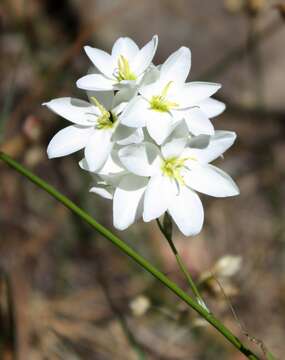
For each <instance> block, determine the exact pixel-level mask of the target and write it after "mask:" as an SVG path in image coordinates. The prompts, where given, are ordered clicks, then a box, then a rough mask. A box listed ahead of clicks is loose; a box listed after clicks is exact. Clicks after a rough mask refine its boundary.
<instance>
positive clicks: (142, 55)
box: [77, 35, 158, 91]
mask: <svg viewBox="0 0 285 360" xmlns="http://www.w3.org/2000/svg"><path fill="white" fill-rule="evenodd" d="M157 43H158V37H157V36H156V35H155V36H154V37H153V38H152V40H151V41H150V42H148V43H147V44H146V45H145V46H144V47H143V48H142V49H139V48H138V46H137V44H136V43H135V42H134V41H133V40H132V39H130V38H128V37H122V38H119V39H118V40H117V41H116V42H115V44H114V46H113V48H112V53H111V55H109V54H108V53H106V52H105V51H103V50H100V49H96V48H92V47H90V46H85V47H84V50H85V52H86V54H87V56H88V57H89V59H90V60H91V61H92V63H93V64H94V66H95V67H96V69H98V70H99V72H100V74H90V75H86V76H83V77H82V78H80V79H79V80H78V81H77V86H78V87H79V88H80V89H85V90H96V91H98V90H102V91H106V90H117V89H120V88H121V86H122V85H123V86H124V85H132V86H133V85H137V84H138V83H139V82H140V81H141V80H142V78H143V75H144V73H145V71H146V70H147V69H148V67H149V66H150V64H151V62H152V59H153V57H154V54H155V52H156V48H157Z"/></svg>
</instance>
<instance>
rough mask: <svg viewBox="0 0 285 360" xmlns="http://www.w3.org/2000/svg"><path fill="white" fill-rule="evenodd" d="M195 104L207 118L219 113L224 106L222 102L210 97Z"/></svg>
mask: <svg viewBox="0 0 285 360" xmlns="http://www.w3.org/2000/svg"><path fill="white" fill-rule="evenodd" d="M197 105H198V106H199V108H200V109H201V110H202V111H203V113H205V114H206V115H207V116H208V117H209V118H212V117H215V116H218V115H220V114H221V113H222V112H223V111H224V110H225V108H226V105H225V104H224V103H223V102H221V101H219V100H216V99H212V98H208V99H206V100H203V101H202V102H200V103H199V104H197Z"/></svg>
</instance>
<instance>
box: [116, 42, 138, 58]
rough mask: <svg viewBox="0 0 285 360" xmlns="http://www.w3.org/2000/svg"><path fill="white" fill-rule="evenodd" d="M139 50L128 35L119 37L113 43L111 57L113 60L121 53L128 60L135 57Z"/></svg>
mask: <svg viewBox="0 0 285 360" xmlns="http://www.w3.org/2000/svg"><path fill="white" fill-rule="evenodd" d="M138 52H139V48H138V46H137V44H136V43H135V42H134V41H133V40H132V39H130V38H129V37H121V38H119V39H118V40H117V41H116V42H115V43H114V45H113V48H112V57H113V59H114V60H115V61H117V60H116V59H117V58H118V57H119V56H120V55H123V56H124V57H125V58H126V59H127V60H128V61H130V59H132V58H133V57H135V56H136V55H137V53H138Z"/></svg>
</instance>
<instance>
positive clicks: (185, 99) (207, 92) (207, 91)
mask: <svg viewBox="0 0 285 360" xmlns="http://www.w3.org/2000/svg"><path fill="white" fill-rule="evenodd" d="M220 88H221V85H220V84H215V83H207V82H199V81H193V82H190V83H186V84H185V86H184V87H183V88H182V89H181V91H180V92H179V94H177V101H178V103H179V105H180V107H181V108H187V107H189V106H195V105H198V104H197V103H200V102H201V101H203V100H205V99H207V98H208V97H210V96H212V95H213V94H214V93H215V92H217V91H218V90H219V89H220Z"/></svg>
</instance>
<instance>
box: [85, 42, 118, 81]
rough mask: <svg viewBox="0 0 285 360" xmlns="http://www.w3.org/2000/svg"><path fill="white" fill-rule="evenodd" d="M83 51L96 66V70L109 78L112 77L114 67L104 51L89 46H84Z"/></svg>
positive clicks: (110, 58)
mask: <svg viewBox="0 0 285 360" xmlns="http://www.w3.org/2000/svg"><path fill="white" fill-rule="evenodd" d="M84 50H85V52H86V54H87V56H88V57H89V59H90V60H91V61H92V63H93V64H94V65H95V66H96V68H97V69H98V70H99V71H100V72H101V73H103V74H104V75H106V76H107V77H109V78H112V77H113V72H114V65H113V59H112V56H111V55H109V54H107V53H106V52H105V51H103V50H100V49H96V48H93V47H91V46H84Z"/></svg>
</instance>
